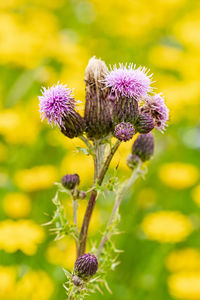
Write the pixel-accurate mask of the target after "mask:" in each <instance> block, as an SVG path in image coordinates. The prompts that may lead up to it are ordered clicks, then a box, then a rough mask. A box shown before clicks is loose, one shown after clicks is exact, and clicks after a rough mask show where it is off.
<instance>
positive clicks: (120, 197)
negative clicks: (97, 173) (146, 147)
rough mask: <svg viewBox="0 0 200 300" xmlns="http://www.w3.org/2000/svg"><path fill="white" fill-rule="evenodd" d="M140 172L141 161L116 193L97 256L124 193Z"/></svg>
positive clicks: (108, 234)
mask: <svg viewBox="0 0 200 300" xmlns="http://www.w3.org/2000/svg"><path fill="white" fill-rule="evenodd" d="M140 174H141V163H139V164H138V166H137V168H136V169H135V170H134V171H133V173H132V175H131V177H130V179H129V180H128V182H127V184H125V185H123V187H122V188H121V190H120V191H119V193H118V194H117V196H116V199H115V203H114V206H113V209H112V212H111V215H110V219H109V221H108V224H107V230H106V234H105V235H104V236H103V237H102V239H101V242H100V245H99V248H98V250H97V258H98V257H99V256H100V254H101V252H102V250H103V248H104V246H105V243H106V242H107V240H108V239H109V237H110V233H109V229H110V227H111V226H112V224H113V223H114V221H115V217H116V214H117V212H118V211H119V207H120V204H121V202H122V200H123V198H124V195H125V194H126V193H127V191H128V189H129V188H130V187H131V186H132V184H133V183H134V182H135V181H136V179H137V178H138V177H139V176H140Z"/></svg>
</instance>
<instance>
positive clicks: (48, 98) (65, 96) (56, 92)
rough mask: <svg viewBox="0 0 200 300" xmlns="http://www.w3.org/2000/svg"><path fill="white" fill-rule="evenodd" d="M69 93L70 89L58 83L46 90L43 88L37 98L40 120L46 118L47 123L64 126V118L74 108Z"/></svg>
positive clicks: (73, 102)
mask: <svg viewBox="0 0 200 300" xmlns="http://www.w3.org/2000/svg"><path fill="white" fill-rule="evenodd" d="M71 93H72V90H71V89H69V88H67V86H66V85H63V84H59V83H57V85H53V86H52V87H50V88H47V89H46V88H45V87H43V90H42V96H39V101H40V104H39V106H40V113H41V117H42V120H43V119H44V118H46V119H47V121H48V123H51V124H52V123H54V124H55V125H58V126H59V127H62V126H64V118H65V116H67V115H69V114H70V113H72V112H73V111H74V108H75V100H74V98H73V97H72V96H71Z"/></svg>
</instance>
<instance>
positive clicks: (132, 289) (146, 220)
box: [0, 0, 200, 300]
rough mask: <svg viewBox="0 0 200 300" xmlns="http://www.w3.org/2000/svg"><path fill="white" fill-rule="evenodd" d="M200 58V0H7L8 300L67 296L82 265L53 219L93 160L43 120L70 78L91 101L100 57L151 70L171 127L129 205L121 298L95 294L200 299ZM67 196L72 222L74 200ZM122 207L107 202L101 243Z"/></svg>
mask: <svg viewBox="0 0 200 300" xmlns="http://www.w3.org/2000/svg"><path fill="white" fill-rule="evenodd" d="M199 53H200V1H198V0H151V1H147V0H127V1H123V0H102V1H97V0H86V1H85V0H83V1H80V0H43V1H40V0H6V1H0V78H1V80H0V189H1V191H0V197H1V201H0V206H1V209H0V299H2V300H28V299H31V300H34V299H37V300H38V299H39V300H50V299H51V300H55V299H57V300H58V299H60V300H62V299H65V298H66V296H65V291H64V288H63V287H62V284H63V283H64V281H65V276H64V272H63V270H62V267H65V268H67V269H69V270H72V268H73V264H74V259H75V250H74V249H75V246H74V244H73V241H72V240H71V239H70V238H68V237H66V238H64V239H62V240H60V241H56V242H55V241H54V237H53V236H52V235H50V233H49V232H48V230H47V229H46V228H45V227H44V226H42V225H41V224H43V223H45V222H48V221H49V219H50V217H51V216H52V214H53V210H54V207H53V204H52V202H51V198H52V197H53V196H54V194H55V191H56V188H55V186H54V185H53V183H54V182H55V181H60V179H61V178H62V176H63V175H65V174H66V173H70V172H73V173H74V172H76V173H78V174H79V175H80V178H81V186H82V188H87V187H88V186H89V184H90V183H91V178H92V174H91V169H92V161H91V159H90V158H88V157H87V156H84V155H83V154H80V153H78V152H77V150H76V147H77V146H81V142H80V141H79V140H78V139H73V140H70V139H67V138H66V137H65V136H64V135H62V134H61V133H60V132H59V130H58V129H55V128H51V127H49V126H47V124H46V123H45V122H44V123H41V121H40V115H39V112H38V98H37V97H38V95H39V94H40V89H41V87H42V86H45V87H47V86H51V85H52V84H54V83H57V82H58V81H59V82H62V83H66V84H67V85H68V86H69V87H70V88H74V95H75V97H76V99H77V100H81V101H82V102H83V103H84V95H85V91H84V70H85V67H86V65H87V63H88V60H89V59H90V57H91V56H93V55H96V57H101V58H102V59H103V60H105V61H106V63H107V64H108V65H109V64H111V65H113V64H115V63H118V62H123V63H125V62H128V63H129V62H133V63H134V64H136V65H137V66H139V65H144V66H146V67H147V68H149V69H150V70H151V72H153V73H154V76H153V78H154V81H155V83H154V87H155V89H156V91H157V92H162V93H163V95H164V97H165V99H166V102H167V105H168V106H169V108H170V122H169V127H168V129H167V131H166V133H165V134H163V135H162V134H160V133H156V153H155V156H154V159H153V160H152V161H151V162H150V164H149V166H148V169H149V173H148V174H147V175H146V179H145V181H144V180H139V181H138V183H137V185H136V187H135V189H133V190H132V191H130V193H129V194H128V195H127V197H126V199H125V201H124V203H123V205H122V209H121V215H122V218H121V219H122V220H121V224H120V230H122V231H123V232H125V233H124V234H123V235H122V236H121V237H118V238H117V241H116V243H117V245H118V247H119V248H120V249H124V250H125V253H124V254H122V255H121V257H120V260H121V265H120V266H119V267H118V268H117V270H116V271H115V273H113V272H110V274H109V275H108V282H109V285H110V287H111V289H112V291H113V294H112V295H110V294H109V293H108V292H106V291H105V294H104V296H102V295H100V294H96V295H93V296H91V297H90V298H89V299H97V300H98V299H103V298H104V299H115V300H118V299H126V300H129V299H130V300H132V299H134V300H143V299H148V300H155V299H162V300H171V299H182V300H199V299H200V232H199V229H200V214H199V212H200V176H199V175H200V170H199V169H200V117H199V116H200V55H199ZM80 108H82V105H80ZM130 147H131V142H130V143H124V144H123V145H122V146H121V148H120V150H119V151H118V153H117V155H116V157H115V159H114V161H113V163H112V166H113V167H115V166H116V165H117V164H118V163H119V162H120V167H119V170H118V176H122V178H126V177H127V176H128V175H129V174H130V171H129V170H128V168H127V167H126V157H127V155H128V153H129V152H130ZM89 166H91V168H89ZM63 201H64V205H65V210H66V214H67V215H68V218H69V220H71V218H72V207H71V202H70V200H69V199H63ZM111 206H112V199H111V198H110V197H109V194H108V195H106V197H102V198H100V199H99V203H98V204H97V207H96V210H95V213H94V216H93V220H92V224H91V229H90V236H91V241H90V243H89V245H90V246H91V245H92V243H93V242H94V239H95V237H96V236H97V235H98V231H99V230H101V229H102V228H104V227H103V225H104V223H105V222H106V220H107V218H108V213H109V210H110V208H111ZM85 207H86V201H83V202H82V203H81V204H80V207H79V212H80V216H79V217H80V221H81V218H82V217H83V211H84V208H85ZM102 230H103V229H102Z"/></svg>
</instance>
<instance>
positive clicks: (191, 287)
mask: <svg viewBox="0 0 200 300" xmlns="http://www.w3.org/2000/svg"><path fill="white" fill-rule="evenodd" d="M168 286H169V293H170V294H171V296H172V297H174V298H177V299H181V300H182V299H187V300H199V299H200V272H199V271H198V272H196V271H194V272H193V271H191V272H189V271H188V272H187V271H186V272H178V273H174V274H172V275H171V276H170V277H169V279H168Z"/></svg>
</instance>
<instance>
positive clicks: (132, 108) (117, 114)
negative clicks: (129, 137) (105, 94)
mask: <svg viewBox="0 0 200 300" xmlns="http://www.w3.org/2000/svg"><path fill="white" fill-rule="evenodd" d="M111 103H112V118H113V123H114V124H118V123H120V122H130V123H132V124H134V123H135V121H136V119H137V116H138V114H139V109H138V102H137V100H136V99H135V98H127V97H123V98H122V97H118V96H117V98H115V100H114V101H113V100H112V101H111Z"/></svg>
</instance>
